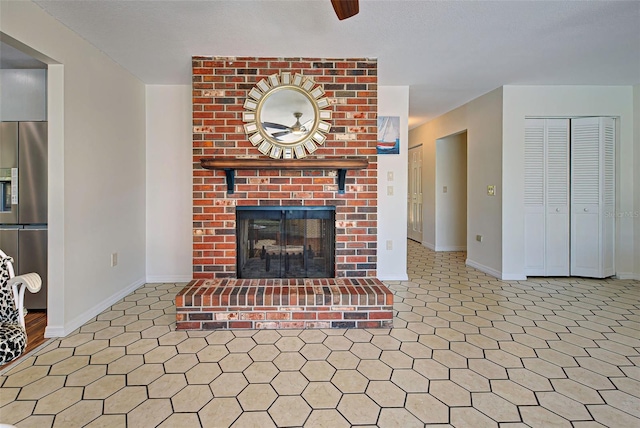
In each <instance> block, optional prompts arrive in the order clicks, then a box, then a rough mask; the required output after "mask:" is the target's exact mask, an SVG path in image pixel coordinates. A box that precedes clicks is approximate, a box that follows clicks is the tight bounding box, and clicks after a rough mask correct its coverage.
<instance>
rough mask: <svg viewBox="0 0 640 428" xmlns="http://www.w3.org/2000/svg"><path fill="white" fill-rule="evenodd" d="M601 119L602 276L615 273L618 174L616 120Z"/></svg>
mask: <svg viewBox="0 0 640 428" xmlns="http://www.w3.org/2000/svg"><path fill="white" fill-rule="evenodd" d="M600 121H601V132H602V136H601V141H602V155H601V156H602V160H603V165H602V169H603V171H602V176H603V189H602V211H603V217H602V219H601V222H602V247H603V251H602V271H603V272H602V276H603V277H607V276H611V275H615V273H616V271H615V226H616V217H615V211H616V204H615V201H616V188H615V186H616V176H615V164H616V159H615V142H616V122H615V120H614V119H612V118H609V117H604V118H601V119H600Z"/></svg>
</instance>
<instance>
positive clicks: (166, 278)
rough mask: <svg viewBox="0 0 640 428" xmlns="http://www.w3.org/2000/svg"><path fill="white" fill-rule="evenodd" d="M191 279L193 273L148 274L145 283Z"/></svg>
mask: <svg viewBox="0 0 640 428" xmlns="http://www.w3.org/2000/svg"><path fill="white" fill-rule="evenodd" d="M192 279H193V275H149V276H147V283H149V282H154V283H156V282H157V283H167V282H189V281H191V280H192Z"/></svg>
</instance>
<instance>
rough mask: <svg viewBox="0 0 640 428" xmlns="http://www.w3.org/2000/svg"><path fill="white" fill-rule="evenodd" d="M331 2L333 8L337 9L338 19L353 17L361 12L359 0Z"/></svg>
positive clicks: (335, 0) (333, 0) (336, 0)
mask: <svg viewBox="0 0 640 428" xmlns="http://www.w3.org/2000/svg"><path fill="white" fill-rule="evenodd" d="M331 4H332V5H333V10H335V11H336V15H338V19H339V20H340V21H342V20H343V19H347V18H351V17H352V16H354V15H357V14H358V12H360V7H359V6H358V0H331Z"/></svg>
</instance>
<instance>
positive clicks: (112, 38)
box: [36, 0, 640, 127]
mask: <svg viewBox="0 0 640 428" xmlns="http://www.w3.org/2000/svg"><path fill="white" fill-rule="evenodd" d="M36 3H37V4H38V5H40V6H41V7H42V8H43V9H44V10H46V11H47V12H48V13H50V14H51V15H53V16H54V17H55V18H57V19H58V20H59V21H60V22H62V23H63V24H64V25H66V26H67V27H69V28H71V29H72V30H73V31H75V32H76V33H78V34H79V35H81V36H82V37H83V38H84V39H86V40H87V41H88V42H90V43H92V44H93V45H95V46H96V47H97V48H99V49H100V50H102V51H103V52H105V53H106V54H107V55H109V56H110V57H111V58H113V59H114V60H115V61H116V62H118V63H119V64H121V65H122V66H123V67H125V68H126V69H128V70H129V71H130V72H131V73H133V74H134V75H136V76H137V77H138V78H140V79H141V80H142V81H143V82H145V83H147V84H189V83H190V81H191V56H193V55H214V56H275V57H286V56H305V57H321V58H332V57H334V58H345V57H366V58H377V59H378V75H379V81H378V83H379V84H380V85H407V86H409V88H410V89H409V91H410V92H409V93H410V107H409V114H410V126H412V127H413V126H415V125H417V124H419V123H422V122H424V121H426V120H429V119H432V118H434V117H436V116H438V115H440V114H442V113H445V112H447V111H449V110H451V109H453V108H455V107H457V106H459V105H462V104H464V103H465V102H467V101H469V100H471V99H473V98H476V97H478V96H479V95H482V94H484V93H486V92H488V91H490V90H492V89H495V88H497V87H499V86H502V85H508V84H534V85H538V84H544V85H555V84H568V85H572V84H580V85H630V84H638V83H640V2H638V1H628V2H618V1H614V2H608V1H604V2H602V1H557V2H552V1H528V2H522V1H518V2H515V1H513V2H512V1H406V0H386V1H377V0H360V13H359V14H358V15H356V16H355V17H353V18H350V19H347V20H344V21H339V20H338V19H337V18H336V16H335V14H334V12H333V9H332V7H331V3H330V1H329V0H296V1H292V0H289V1H275V0H258V1H254V0H242V1H240V0H231V1H227V0H209V1H187V0H179V1H121V0H101V1H67V0H53V1H51V0H36Z"/></svg>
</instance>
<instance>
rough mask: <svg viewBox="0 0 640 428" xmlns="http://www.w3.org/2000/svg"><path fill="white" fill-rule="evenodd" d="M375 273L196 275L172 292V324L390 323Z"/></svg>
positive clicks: (388, 296)
mask: <svg viewBox="0 0 640 428" xmlns="http://www.w3.org/2000/svg"><path fill="white" fill-rule="evenodd" d="M392 305H393V294H392V293H391V291H389V289H388V288H387V287H386V286H385V285H384V284H382V282H380V280H378V279H376V278H336V279H332V278H326V279H325V278H323V279H197V280H193V281H191V282H190V283H189V284H188V285H187V286H186V287H185V288H183V289H182V291H181V292H180V293H178V295H177V296H176V317H177V325H176V327H177V329H178V330H186V329H190V330H216V329H227V328H234V329H242V328H244V329H267V328H278V329H303V328H391V327H392V324H393V306H392Z"/></svg>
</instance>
